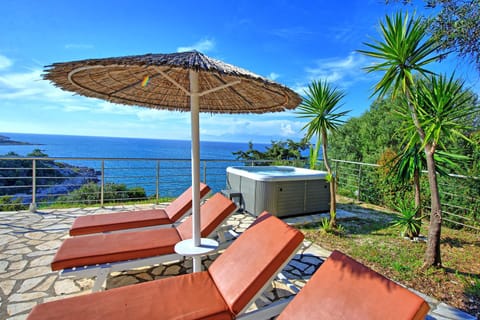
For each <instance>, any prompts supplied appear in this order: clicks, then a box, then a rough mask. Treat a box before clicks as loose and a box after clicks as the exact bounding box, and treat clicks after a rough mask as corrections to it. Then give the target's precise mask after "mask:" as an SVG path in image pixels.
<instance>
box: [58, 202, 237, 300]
mask: <svg viewBox="0 0 480 320" xmlns="http://www.w3.org/2000/svg"><path fill="white" fill-rule="evenodd" d="M237 209H238V208H235V209H233V210H232V212H230V213H229V214H228V216H227V217H226V218H225V220H223V221H222V223H220V224H219V226H218V227H217V228H215V230H214V231H212V233H211V234H210V235H209V237H215V236H217V237H218V239H219V247H218V248H217V249H216V251H218V250H221V249H224V248H225V247H226V246H228V244H229V243H230V242H227V239H226V237H225V232H228V231H225V230H226V229H228V228H229V226H223V224H224V223H225V221H226V220H227V219H228V218H229V217H230V216H231V215H232V214H233V213H234V212H235V211H236V210H237ZM214 252H215V251H214ZM210 254H211V253H210ZM181 259H184V256H182V255H179V254H177V253H172V254H166V255H161V256H155V257H149V258H139V259H133V260H125V261H118V262H111V263H103V264H96V265H88V266H80V267H72V268H67V269H63V270H61V271H60V272H59V276H60V277H69V278H74V279H80V278H90V277H95V282H94V284H93V287H92V292H96V291H101V290H104V289H105V283H106V280H107V277H108V275H109V274H110V273H112V272H115V271H124V270H130V269H134V268H139V267H144V266H151V265H155V264H161V263H164V262H168V261H175V260H181Z"/></svg>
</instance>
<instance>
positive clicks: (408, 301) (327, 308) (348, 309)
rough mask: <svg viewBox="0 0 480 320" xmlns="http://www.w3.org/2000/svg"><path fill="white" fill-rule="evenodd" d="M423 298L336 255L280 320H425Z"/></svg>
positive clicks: (328, 261)
mask: <svg viewBox="0 0 480 320" xmlns="http://www.w3.org/2000/svg"><path fill="white" fill-rule="evenodd" d="M428 310H429V306H428V304H427V303H426V302H425V300H423V299H422V298H421V297H419V296H417V295H416V294H414V293H413V292H410V291H409V290H407V289H406V288H404V287H402V286H400V285H398V284H396V283H395V282H393V281H391V280H389V279H387V278H385V277H384V276H382V275H380V274H378V273H377V272H375V271H373V270H371V269H369V268H367V267H366V266H364V265H363V264H361V263H359V262H357V261H355V260H354V259H352V258H350V257H348V256H346V255H344V254H343V253H341V252H339V251H334V252H333V253H332V254H331V255H330V257H329V258H328V259H327V260H326V261H325V262H324V263H323V264H322V265H321V267H320V268H319V269H318V270H317V272H315V274H314V275H313V277H312V278H311V279H310V280H309V281H308V282H307V284H306V285H305V287H303V289H302V290H301V291H300V292H299V293H298V294H297V296H296V297H295V298H294V299H293V300H292V302H290V303H289V304H288V306H287V307H286V308H285V310H284V311H283V312H282V313H281V314H280V316H279V317H278V320H286V319H300V320H301V319H312V316H314V317H315V318H317V319H362V320H363V319H373V320H374V319H379V320H380V319H381V320H383V319H391V320H400V319H405V320H406V319H415V320H417V319H424V318H425V316H426V315H427V313H428Z"/></svg>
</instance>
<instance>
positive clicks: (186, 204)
mask: <svg viewBox="0 0 480 320" xmlns="http://www.w3.org/2000/svg"><path fill="white" fill-rule="evenodd" d="M209 192H210V187H208V186H207V185H206V184H204V183H201V184H200V198H203V197H205V196H206V195H207V194H208V193H209ZM191 208H192V188H191V187H190V188H188V189H187V190H186V191H185V192H184V193H182V194H181V195H180V196H179V197H178V198H176V199H175V200H174V201H172V203H170V204H169V205H168V206H167V207H166V208H165V209H152V210H140V211H131V212H116V213H106V214H94V215H89V216H81V217H78V218H76V219H75V221H74V222H73V224H72V227H71V229H70V235H71V236H78V235H85V234H92V233H100V232H109V231H118V230H124V229H133V228H144V227H150V226H157V225H165V224H172V223H175V222H176V221H178V220H179V219H180V218H181V217H182V216H183V215H185V214H186V213H187V212H188V211H189V210H190V209H191Z"/></svg>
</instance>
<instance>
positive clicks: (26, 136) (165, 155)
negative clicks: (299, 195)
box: [0, 132, 269, 196]
mask: <svg viewBox="0 0 480 320" xmlns="http://www.w3.org/2000/svg"><path fill="white" fill-rule="evenodd" d="M0 135H1V136H5V137H8V138H10V140H12V141H19V142H25V143H28V144H22V145H20V144H16V145H13V144H12V145H1V144H0V157H2V156H4V155H6V154H7V153H9V152H14V153H16V154H18V155H20V156H27V155H28V154H29V153H31V152H32V151H33V150H35V149H40V150H41V151H42V152H43V153H45V154H47V155H48V156H49V157H51V158H65V157H66V158H68V157H73V158H102V159H105V158H108V159H112V158H122V159H124V158H134V159H159V158H160V159H175V160H179V159H184V160H188V161H183V162H179V161H176V162H175V161H173V162H172V163H174V162H175V163H177V164H175V165H173V166H174V167H175V166H179V167H180V166H181V169H180V168H179V169H178V170H176V169H175V168H170V169H169V170H168V171H167V172H166V173H165V170H163V175H162V179H167V178H170V179H169V180H163V181H160V183H161V184H163V185H162V187H163V190H165V189H166V191H165V192H164V195H166V196H175V195H178V194H180V193H181V192H182V191H183V190H184V188H185V186H188V185H189V184H191V175H190V172H191V171H189V170H190V169H189V165H190V162H189V161H190V159H191V143H190V141H189V140H164V139H140V138H119V137H93V136H73V135H51V134H31V133H9V132H4V133H0ZM268 146H269V145H268V144H262V143H258V144H257V143H254V144H253V147H254V149H256V150H259V151H265V148H266V147H268ZM240 150H241V151H246V150H248V141H247V142H244V143H240V142H217V141H201V142H200V158H201V160H230V161H231V160H235V159H236V156H235V155H233V152H236V151H240ZM56 161H61V162H66V163H69V164H71V165H75V166H87V167H92V168H94V169H95V170H99V169H100V168H99V164H98V163H99V162H98V161H96V162H95V161H92V160H87V159H85V160H82V159H81V160H69V159H59V160H56ZM132 163H133V164H132ZM180 163H182V164H180ZM153 164H154V162H153V161H149V162H148V163H146V162H141V161H133V162H132V161H129V162H128V164H127V163H126V162H122V161H118V160H115V161H113V160H112V161H110V163H107V164H106V165H107V166H109V167H110V168H114V169H116V171H115V173H110V174H109V176H110V178H108V177H107V178H108V181H106V182H112V183H125V184H127V185H128V186H130V187H131V186H142V187H144V189H146V191H147V194H149V195H152V193H155V188H156V186H155V183H154V182H152V181H151V180H154V178H153V177H154V176H155V173H152V171H153V170H154V168H152V169H151V170H150V169H148V170H147V169H146V168H147V167H150V166H151V165H153ZM228 164H230V163H226V164H225V166H228ZM239 164H241V162H237V163H236V164H235V163H233V162H232V163H231V165H239ZM136 165H138V166H140V167H139V168H138V169H136V170H134V171H135V173H134V174H133V173H123V172H122V174H120V173H119V172H120V171H122V169H124V168H127V167H128V168H130V169H131V167H132V166H136ZM160 165H161V166H164V165H163V162H162V163H161V164H160ZM208 165H210V164H208ZM167 166H168V165H167ZM171 166H172V165H171ZM216 166H218V163H217V164H216ZM207 170H208V171H209V174H211V173H212V169H210V168H207ZM215 170H216V171H218V170H221V171H222V172H214V173H215V174H216V175H218V176H219V177H216V178H215V179H214V181H212V182H209V181H207V183H208V184H209V185H211V184H213V185H211V187H212V189H214V191H219V189H223V188H225V177H224V176H222V174H224V171H225V168H224V167H223V168H221V169H220V168H218V169H215ZM215 170H214V171H215ZM123 171H124V170H123ZM147 171H148V173H147ZM180 171H182V172H186V171H189V172H188V174H184V173H182V174H179V173H178V172H180ZM107 173H108V172H107ZM107 173H106V175H107ZM125 175H128V176H130V177H129V178H128V179H127V178H125V177H124V176H125ZM142 176H149V177H151V179H148V180H149V181H148V182H145V181H143V180H142ZM135 177H136V178H135ZM201 180H203V179H201ZM166 185H168V188H166V187H165V186H166ZM165 193H166V194H165Z"/></svg>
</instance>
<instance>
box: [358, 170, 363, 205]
mask: <svg viewBox="0 0 480 320" xmlns="http://www.w3.org/2000/svg"><path fill="white" fill-rule="evenodd" d="M361 185H362V165H361V164H359V165H358V188H357V201H360V193H361Z"/></svg>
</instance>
